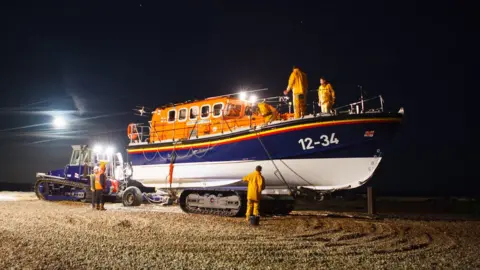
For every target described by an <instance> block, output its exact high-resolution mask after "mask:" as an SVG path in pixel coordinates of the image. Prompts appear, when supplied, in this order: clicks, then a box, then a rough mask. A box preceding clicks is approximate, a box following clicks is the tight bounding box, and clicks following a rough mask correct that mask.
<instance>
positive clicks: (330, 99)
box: [318, 77, 335, 113]
mask: <svg viewBox="0 0 480 270" xmlns="http://www.w3.org/2000/svg"><path fill="white" fill-rule="evenodd" d="M318 103H319V105H320V108H321V110H322V113H332V106H333V104H334V103H335V91H333V87H332V85H331V84H330V83H329V82H327V80H325V78H324V77H321V78H320V87H318Z"/></svg>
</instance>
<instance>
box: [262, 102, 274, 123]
mask: <svg viewBox="0 0 480 270" xmlns="http://www.w3.org/2000/svg"><path fill="white" fill-rule="evenodd" d="M257 106H258V110H259V111H260V114H261V115H262V116H263V119H264V120H265V124H268V123H270V122H271V121H274V120H276V119H277V116H278V112H277V110H275V108H274V107H273V106H272V105H270V104H267V103H265V100H264V101H262V102H260V103H258V104H257Z"/></svg>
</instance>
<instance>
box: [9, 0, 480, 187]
mask: <svg viewBox="0 0 480 270" xmlns="http://www.w3.org/2000/svg"><path fill="white" fill-rule="evenodd" d="M259 2H262V3H259ZM417 2H418V3H417ZM420 2H422V3H423V2H424V3H423V4H422V3H420ZM1 5H2V7H1V8H0V22H1V24H0V29H1V33H2V35H1V37H0V39H1V44H0V68H1V73H0V74H1V75H0V89H1V94H0V95H1V98H0V117H1V122H0V138H1V140H2V141H1V143H0V149H1V152H0V153H2V155H1V169H2V178H1V179H0V181H3V182H32V183H33V181H34V180H35V173H36V172H37V171H42V172H46V171H48V170H50V169H55V168H62V167H63V166H65V164H66V163H67V162H68V161H69V158H70V154H71V148H70V145H71V144H90V145H93V144H95V143H103V144H112V145H115V147H116V149H117V150H123V149H124V148H125V146H126V144H127V142H128V141H127V138H126V127H127V125H128V123H129V122H134V121H139V120H140V119H139V118H138V117H136V116H134V115H133V111H132V109H134V108H135V106H137V105H145V106H147V107H151V108H153V107H155V106H159V105H162V104H165V103H169V102H182V101H186V100H191V99H194V98H205V97H209V96H215V95H220V94H226V93H232V92H237V91H238V90H239V89H241V88H249V89H258V88H268V89H269V90H268V92H266V93H265V92H264V93H262V94H263V95H264V96H276V95H281V93H282V91H283V90H284V89H285V87H286V85H287V81H288V76H289V74H290V72H291V70H292V66H293V65H298V66H300V67H301V69H302V70H303V71H304V72H306V73H307V76H308V81H309V89H316V88H318V85H319V78H320V76H325V77H326V78H327V79H328V80H329V81H330V82H331V83H332V85H333V87H334V89H335V91H336V95H337V104H336V106H339V105H344V104H348V103H349V102H353V101H356V100H357V99H358V97H359V91H358V88H357V85H362V86H363V89H364V90H365V91H366V92H367V94H368V96H374V95H378V94H382V95H383V97H384V99H385V101H386V104H385V105H386V106H387V108H389V109H391V110H395V111H396V110H398V109H399V108H400V107H404V108H405V113H406V119H405V126H404V128H403V130H402V132H401V133H400V134H399V138H398V139H397V140H396V141H395V143H394V145H393V146H392V149H391V150H390V152H387V156H386V157H385V158H384V160H383V161H382V167H381V171H380V172H379V177H378V178H377V179H376V182H379V185H381V186H382V187H383V188H384V189H385V190H388V191H390V192H391V193H396V192H397V193H398V192H403V193H408V194H429V195H436V194H448V193H450V194H458V195H463V194H472V192H475V189H474V188H472V187H473V186H472V184H474V185H475V182H478V181H476V180H477V179H478V176H476V177H474V178H471V177H467V175H466V173H465V169H466V166H465V165H464V164H465V163H466V162H467V158H468V159H470V158H469V157H467V156H466V154H465V151H466V149H465V147H467V144H466V142H465V141H466V140H467V139H466V129H465V125H466V116H465V110H466V109H465V108H466V105H465V104H466V100H467V98H470V97H469V96H468V97H467V93H466V92H465V90H467V89H470V90H473V89H475V90H478V85H477V86H475V85H468V84H467V83H466V77H467V76H468V75H469V74H470V72H471V71H470V65H473V64H472V59H471V58H472V54H471V51H473V49H475V48H477V49H478V45H477V42H476V40H474V39H475V35H476V36H478V31H477V30H476V29H475V28H474V25H475V22H474V13H475V10H477V11H476V12H477V13H478V6H476V7H474V6H473V5H471V4H467V3H466V2H463V1H451V2H446V1H434V2H431V3H426V2H425V1H410V2H406V1H397V2H395V1H378V2H376V1H375V2H374V1H298V0H297V1H63V2H61V3H60V2H59V3H52V2H48V1H32V2H24V1H10V2H8V3H3V2H2V4H1ZM472 37H474V38H473V39H472ZM308 99H309V100H308V101H309V102H311V101H312V99H316V93H311V94H310V95H309V97H308ZM309 108H311V106H309ZM52 111H63V112H67V114H66V115H65V116H66V117H67V118H68V119H69V121H71V123H70V125H69V127H70V128H69V130H68V131H67V132H61V133H60V132H58V131H55V130H53V129H52V127H51V126H50V125H49V124H48V122H50V121H51V119H52ZM95 117H96V118H95ZM91 118H93V119H91ZM142 120H143V121H147V119H142ZM30 125H33V126H31V127H26V126H30ZM246 173H247V172H246ZM476 185H477V186H478V183H476Z"/></svg>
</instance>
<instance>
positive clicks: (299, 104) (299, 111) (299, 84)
mask: <svg viewBox="0 0 480 270" xmlns="http://www.w3.org/2000/svg"><path fill="white" fill-rule="evenodd" d="M307 88H308V82H307V75H306V74H305V73H304V72H302V71H301V70H300V69H299V68H298V67H295V66H294V67H293V71H292V73H291V74H290V78H289V79H288V86H287V89H286V90H285V91H283V94H284V95H287V94H288V92H289V91H290V90H292V89H293V112H294V114H295V118H300V117H303V116H304V115H305V112H306V109H307V106H306V103H307V97H306V92H307Z"/></svg>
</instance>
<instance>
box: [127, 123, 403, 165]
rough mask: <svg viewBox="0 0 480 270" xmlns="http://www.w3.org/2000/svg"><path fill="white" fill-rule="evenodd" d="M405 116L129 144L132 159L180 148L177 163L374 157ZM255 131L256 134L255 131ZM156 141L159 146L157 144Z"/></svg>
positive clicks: (157, 157) (163, 160)
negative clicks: (177, 141) (203, 139)
mask: <svg viewBox="0 0 480 270" xmlns="http://www.w3.org/2000/svg"><path fill="white" fill-rule="evenodd" d="M398 120H399V118H390V120H389V121H387V120H385V121H374V120H371V119H370V120H368V119H367V120H365V121H362V120H358V119H357V120H355V121H351V122H348V121H343V122H342V121H336V122H335V121H332V122H331V123H330V124H328V123H323V124H319V123H318V122H310V123H308V122H307V123H302V124H296V125H295V124H292V125H289V126H286V127H285V126H284V127H279V128H277V129H270V130H266V131H258V130H257V131H256V132H253V133H252V132H248V133H244V134H242V135H237V136H236V137H235V136H231V137H230V138H228V139H222V140H219V139H213V138H211V139H210V140H211V141H210V142H208V143H206V144H205V143H203V144H201V145H199V143H195V142H194V141H192V142H191V143H190V145H189V144H187V142H184V143H183V144H179V145H177V146H175V150H173V148H172V147H173V146H172V144H171V143H170V144H157V145H146V146H145V145H144V146H142V147H132V148H130V149H129V160H130V161H131V162H132V165H134V166H138V165H156V164H169V163H170V162H171V160H172V153H173V152H175V161H174V162H175V163H176V164H178V163H198V162H220V161H239V160H256V161H257V160H268V159H269V157H268V155H267V153H266V151H265V149H264V147H263V146H262V143H263V145H264V146H265V148H266V149H267V150H268V152H269V154H270V156H271V158H272V159H309V158H353V157H373V156H374V155H376V154H377V151H378V149H381V150H382V151H384V149H385V148H386V147H387V146H388V145H389V143H390V142H391V140H392V139H393V137H394V135H395V133H396V131H397V128H398V127H399V126H400V122H399V121H398ZM252 134H253V135H254V136H252ZM153 147H157V148H156V149H155V148H153Z"/></svg>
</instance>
